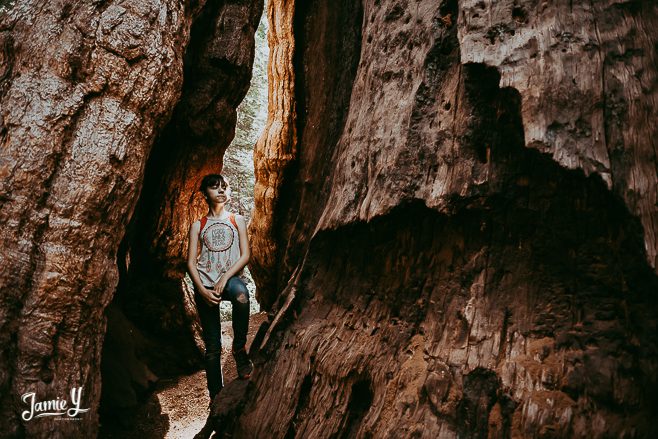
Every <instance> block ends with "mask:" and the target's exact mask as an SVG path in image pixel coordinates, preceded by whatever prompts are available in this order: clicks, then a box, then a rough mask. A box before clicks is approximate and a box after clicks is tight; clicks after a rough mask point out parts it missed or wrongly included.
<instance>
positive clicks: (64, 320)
mask: <svg viewBox="0 0 658 439" xmlns="http://www.w3.org/2000/svg"><path fill="white" fill-rule="evenodd" d="M204 4H205V2H204V1H192V2H174V1H169V0H140V1H137V2H135V1H132V2H126V1H111V2H73V1H65V0H63V1H56V2H46V1H18V2H13V1H12V2H3V6H2V7H0V41H1V44H0V53H1V57H0V59H1V60H2V64H1V66H0V69H1V72H0V80H1V82H0V102H1V103H2V110H1V112H0V142H1V148H2V151H1V157H2V162H1V173H2V183H1V184H2V188H1V189H2V194H1V195H0V200H1V205H0V224H1V225H2V232H0V239H1V240H2V256H1V258H2V260H1V261H0V262H1V264H0V265H1V266H2V273H1V275H0V283H1V285H2V292H1V294H0V301H1V302H0V346H1V349H2V351H1V354H0V406H1V408H0V430H1V431H2V435H3V436H5V435H6V436H10V437H11V436H18V437H20V436H29V437H95V435H96V432H97V429H98V416H97V411H98V405H99V399H100V393H101V392H100V386H101V380H100V356H101V347H102V341H103V337H104V333H105V327H106V323H105V316H104V314H103V312H104V310H105V308H106V307H107V305H108V303H109V302H110V301H111V300H112V297H113V293H114V291H115V288H116V286H117V283H118V277H119V274H118V270H117V264H116V258H117V253H118V248H119V245H120V242H121V241H122V238H123V237H124V234H125V232H126V228H127V226H128V223H129V220H130V218H131V216H132V214H133V211H134V210H135V206H136V205H137V201H138V197H139V195H140V191H141V189H142V184H143V181H145V184H146V189H147V190H146V191H145V194H143V196H142V202H141V203H140V204H141V205H142V208H140V211H141V212H148V209H150V208H153V210H152V211H151V213H152V214H153V216H152V217H149V218H147V217H146V215H145V214H144V215H141V216H138V217H137V218H136V219H135V220H134V221H133V222H132V223H133V224H137V227H141V229H140V230H138V234H140V235H139V239H137V238H134V235H133V234H129V237H130V238H131V240H130V242H129V243H127V244H126V247H129V246H130V243H132V242H133V241H134V242H135V243H136V244H137V245H143V243H144V242H147V243H149V247H148V248H147V249H145V250H141V249H140V251H141V253H136V255H135V256H136V267H141V268H145V269H150V268H151V267H152V266H154V265H155V266H156V267H159V268H161V267H162V265H158V263H159V262H161V261H160V260H156V263H155V264H151V265H148V264H147V263H146V262H144V259H145V258H146V257H149V256H153V255H156V256H161V255H160V253H158V251H161V252H163V253H165V255H166V257H168V258H169V259H168V261H172V262H171V263H172V264H174V265H175V264H178V265H177V266H178V267H179V268H180V265H181V264H180V256H181V253H182V250H181V245H182V243H183V242H184V240H183V239H181V237H182V236H183V235H184V232H181V230H186V229H187V227H188V225H189V221H190V219H191V218H192V216H193V214H192V211H190V215H186V212H182V213H181V214H180V216H176V215H175V213H176V212H174V210H175V207H176V206H173V204H175V203H179V202H181V199H180V197H183V198H184V200H183V201H184V202H181V206H182V207H184V208H185V209H187V207H188V203H187V197H189V196H190V195H191V193H192V192H193V188H194V186H195V185H196V184H197V183H196V181H194V179H195V178H196V177H197V175H198V174H199V173H201V172H204V171H205V170H207V169H211V168H212V169H213V170H215V169H218V168H219V167H221V157H222V153H223V149H225V147H226V145H227V144H228V143H229V142H230V139H231V137H232V135H233V134H232V130H233V126H234V124H235V107H236V106H237V104H238V103H239V101H240V100H241V99H242V96H244V93H245V91H246V88H247V85H248V82H249V77H250V67H251V62H252V59H253V31H254V29H255V25H256V24H257V22H258V16H259V10H260V8H261V7H262V6H261V2H260V1H251V2H244V1H236V2H211V4H210V5H207V6H206V5H204ZM197 16H198V23H197V25H196V28H197V30H196V33H197V35H196V37H195V40H196V41H197V42H198V45H196V46H194V47H192V48H191V49H190V50H189V51H187V54H186V48H187V45H188V42H189V40H190V29H191V27H192V23H193V21H194V20H196V19H197ZM243 43H244V44H243ZM184 63H186V64H190V65H189V66H188V67H186V69H185V77H186V82H185V87H184V91H183V98H184V99H183V102H182V103H181V104H180V105H179V107H178V110H177V111H176V113H175V114H176V116H175V118H174V120H173V122H172V124H175V126H172V124H170V125H169V127H168V128H166V130H165V126H166V124H167V122H168V120H169V118H170V117H171V114H172V110H173V109H174V106H175V105H176V103H177V102H178V100H179V97H180V96H181V88H183V70H184V69H183V67H184V66H183V64H184ZM192 63H193V64H192ZM236 66H237V67H239V68H236ZM163 131H164V134H163ZM158 135H160V139H162V140H161V141H160V142H158V144H157V146H156V148H155V150H154V154H153V155H152V156H151V157H150V158H149V154H150V152H151V146H152V144H153V142H154V139H155V138H156V137H157V136H158ZM168 136H169V137H168ZM209 157H212V159H213V161H212V162H208V163H203V161H204V160H205V159H207V158H209ZM147 158H149V164H148V166H147ZM176 160H181V161H182V163H180V166H176V165H178V163H177V162H176ZM145 168H147V169H148V170H149V176H147V178H146V180H144V172H145ZM163 174H164V175H163ZM171 180H174V182H173V183H172V182H171ZM163 182H164V183H163ZM162 191H164V192H162ZM154 193H156V195H154ZM154 197H155V198H154ZM163 200H164V201H163ZM197 204H198V202H197ZM162 206H167V207H169V206H172V208H163V207H162ZM156 229H157V231H158V232H157V234H156V233H155V232H154V230H156ZM131 230H133V229H131ZM133 238H134V239H133ZM167 239H169V241H167V242H165V245H164V248H165V250H161V249H162V248H163V245H161V243H162V242H163V240H164V241H166V240H167ZM153 242H155V244H152V243H153ZM125 252H126V251H125V250H123V251H122V252H121V255H122V256H125ZM145 254H146V255H147V256H145V257H144V258H140V256H143V255H145ZM173 255H175V258H174V257H173ZM121 266H122V267H124V264H123V258H122V261H121ZM167 267H168V268H170V266H167ZM124 268H125V267H124ZM162 270H164V269H162ZM154 271H156V270H152V271H149V272H148V273H143V277H146V276H148V275H149V274H152V273H153V272H154ZM157 274H160V275H161V274H162V271H159V272H157ZM178 279H179V280H180V272H179V274H178ZM177 291H178V296H175V297H169V298H168V300H169V301H170V302H174V301H176V300H177V301H178V304H179V305H180V303H181V294H182V293H181V290H180V284H179V285H178V290H177ZM132 299H133V301H135V300H139V299H134V298H132ZM126 302H130V298H129V299H126V300H124V302H122V304H125V303H126ZM169 305H171V303H170V304H169ZM115 311H116V309H115ZM142 311H144V310H142ZM112 315H116V312H113V313H112ZM149 317H153V316H149ZM166 317H167V316H162V315H160V316H159V320H158V325H159V326H158V328H160V327H161V326H163V325H161V324H160V322H162V321H165V320H166ZM146 320H147V321H150V320H148V319H146ZM114 321H115V322H118V323H119V324H121V321H122V317H121V316H119V317H118V318H115V319H114ZM140 323H141V322H140ZM174 323H176V322H174ZM185 323H188V322H185ZM119 329H121V328H119ZM125 329H126V331H128V330H129V329H130V328H127V327H126V328H125ZM175 329H178V330H179V332H180V330H181V327H180V326H179V327H177V328H175ZM130 330H132V329H130ZM185 330H186V331H187V334H188V340H191V338H190V337H189V334H190V331H189V329H188V328H187V327H185ZM126 331H123V332H121V331H118V333H117V334H116V335H117V337H115V338H116V339H117V340H121V337H124V338H125V333H126ZM181 338H184V337H181ZM116 345H117V343H115V344H114V347H113V349H120V348H121V344H119V346H118V347H117V346H116ZM123 347H124V348H131V349H132V348H133V346H132V345H131V346H123ZM124 354H125V355H124ZM133 354H134V353H133V352H132V351H131V352H123V353H122V352H110V354H109V355H117V358H114V360H115V361H114V362H113V363H112V362H110V363H108V364H114V365H115V366H121V365H120V364H119V362H118V360H117V359H118V358H133ZM126 367H127V368H128V369H130V368H131V365H127V366H126ZM142 378H144V377H142ZM130 384H131V383H127V385H128V386H130ZM76 387H82V399H81V406H82V408H88V409H89V411H88V412H85V413H82V414H80V420H79V421H75V422H62V420H60V419H55V418H53V417H43V418H38V419H36V418H34V419H32V420H29V421H25V420H24V419H21V413H22V412H23V411H24V410H29V409H30V407H29V405H28V404H26V402H25V401H23V400H22V395H23V394H25V393H28V392H34V393H35V402H39V401H44V400H54V399H57V398H58V397H59V398H60V399H66V400H68V402H69V406H70V405H71V401H70V391H71V389H72V388H76ZM119 396H120V395H119ZM126 400H129V395H126ZM28 401H29V400H28Z"/></svg>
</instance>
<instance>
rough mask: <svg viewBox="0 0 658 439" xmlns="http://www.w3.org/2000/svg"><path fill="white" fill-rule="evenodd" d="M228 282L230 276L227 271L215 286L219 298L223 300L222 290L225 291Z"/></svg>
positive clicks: (214, 289)
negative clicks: (227, 275)
mask: <svg viewBox="0 0 658 439" xmlns="http://www.w3.org/2000/svg"><path fill="white" fill-rule="evenodd" d="M227 282H228V278H227V277H226V273H224V274H222V275H221V276H220V278H219V280H218V281H217V283H216V284H215V287H214V288H213V291H214V292H215V294H217V296H218V297H219V300H220V301H221V300H222V299H221V296H222V292H223V291H224V288H225V287H226V283H227Z"/></svg>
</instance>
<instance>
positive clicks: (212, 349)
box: [194, 276, 249, 399]
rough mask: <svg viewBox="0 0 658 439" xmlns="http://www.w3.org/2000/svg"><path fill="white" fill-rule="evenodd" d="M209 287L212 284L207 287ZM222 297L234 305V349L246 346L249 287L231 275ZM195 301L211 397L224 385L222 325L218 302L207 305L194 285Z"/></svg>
mask: <svg viewBox="0 0 658 439" xmlns="http://www.w3.org/2000/svg"><path fill="white" fill-rule="evenodd" d="M206 288H208V289H211V288H212V287H206ZM221 297H222V300H230V301H231V305H232V306H233V350H234V351H237V350H240V349H242V348H243V347H245V344H246V343H247V330H248V328H249V290H247V286H246V285H245V284H244V282H243V281H242V279H240V278H239V277H237V276H233V277H231V278H230V279H229V280H228V282H226V287H225V288H224V291H223V292H222V296H221ZM194 300H195V302H196V308H197V312H198V313H199V320H201V329H202V330H203V341H204V343H205V345H206V352H205V356H204V360H205V366H206V378H207V380H208V391H209V392H210V398H211V399H213V398H214V397H215V395H216V394H217V393H219V391H220V390H221V389H222V387H224V377H223V375H222V362H221V359H222V326H221V322H220V318H219V304H217V305H212V306H211V305H208V303H207V302H206V301H205V300H204V299H203V297H202V296H201V293H199V291H198V290H197V288H196V286H195V287H194Z"/></svg>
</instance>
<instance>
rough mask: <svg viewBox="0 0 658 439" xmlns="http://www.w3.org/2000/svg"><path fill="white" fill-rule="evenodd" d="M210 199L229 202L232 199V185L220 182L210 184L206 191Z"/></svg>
mask: <svg viewBox="0 0 658 439" xmlns="http://www.w3.org/2000/svg"><path fill="white" fill-rule="evenodd" d="M206 192H207V193H208V199H209V200H211V201H215V202H217V203H227V202H229V201H230V199H231V186H229V185H228V184H225V183H222V182H220V183H219V184H216V185H214V186H208V189H207V191H206Z"/></svg>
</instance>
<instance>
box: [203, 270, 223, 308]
mask: <svg viewBox="0 0 658 439" xmlns="http://www.w3.org/2000/svg"><path fill="white" fill-rule="evenodd" d="M227 281H228V279H226V276H224V275H222V276H221V277H220V278H219V280H218V281H217V283H216V284H215V286H214V287H213V288H211V289H208V288H205V287H203V288H202V290H201V293H202V296H203V298H204V299H205V300H206V302H207V303H208V305H211V306H212V305H217V304H218V303H219V302H221V301H222V297H221V296H222V292H223V291H224V288H225V287H226V282H227Z"/></svg>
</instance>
